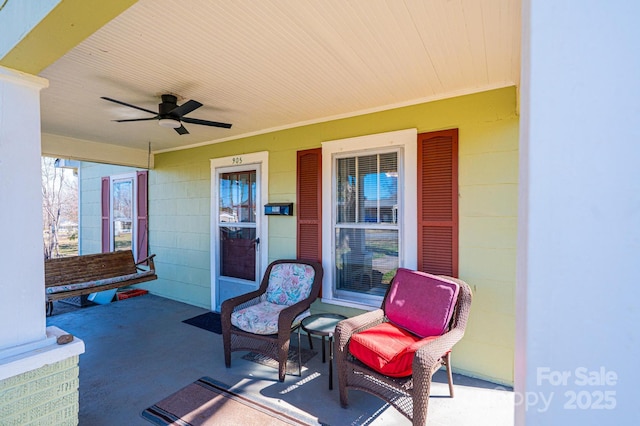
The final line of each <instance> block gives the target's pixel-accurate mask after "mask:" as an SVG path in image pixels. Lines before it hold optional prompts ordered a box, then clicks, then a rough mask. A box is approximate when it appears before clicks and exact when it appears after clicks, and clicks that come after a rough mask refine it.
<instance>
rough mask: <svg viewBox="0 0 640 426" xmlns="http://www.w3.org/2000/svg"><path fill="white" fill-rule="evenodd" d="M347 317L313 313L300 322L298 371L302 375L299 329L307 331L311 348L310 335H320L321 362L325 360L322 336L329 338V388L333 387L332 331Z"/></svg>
mask: <svg viewBox="0 0 640 426" xmlns="http://www.w3.org/2000/svg"><path fill="white" fill-rule="evenodd" d="M345 319H347V317H345V316H344V315H340V314H330V313H322V314H314V315H311V316H308V317H306V318H305V319H303V320H302V322H301V323H300V327H299V328H298V368H299V373H300V375H302V351H301V350H300V333H301V331H305V332H307V334H308V335H309V346H311V349H313V344H312V343H311V336H320V337H321V338H322V362H323V363H324V362H326V356H325V349H324V346H325V344H324V338H325V337H328V338H329V389H330V390H331V389H333V333H334V331H335V329H336V326H337V325H338V323H339V322H340V321H342V320H345Z"/></svg>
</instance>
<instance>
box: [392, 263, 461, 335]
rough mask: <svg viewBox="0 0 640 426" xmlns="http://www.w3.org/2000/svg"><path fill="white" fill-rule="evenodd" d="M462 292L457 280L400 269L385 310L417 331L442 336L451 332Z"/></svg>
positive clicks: (395, 322)
mask: <svg viewBox="0 0 640 426" xmlns="http://www.w3.org/2000/svg"><path fill="white" fill-rule="evenodd" d="M459 291H460V286H459V285H458V283H456V282H455V281H451V280H447V279H445V278H442V277H439V276H437V275H431V274H427V273H425V272H419V271H412V270H409V269H404V268H398V271H397V272H396V275H395V277H394V278H393V281H392V282H391V288H390V289H389V294H388V295H387V298H386V299H385V303H384V312H385V315H386V316H387V318H389V321H391V322H392V323H394V324H396V325H398V326H400V327H402V328H404V329H406V330H409V331H410V332H412V333H413V334H416V335H418V336H421V337H427V336H440V335H442V334H443V333H444V332H445V331H447V327H448V326H449V321H450V320H451V316H452V315H453V311H454V308H455V306H456V301H457V300H458V292H459Z"/></svg>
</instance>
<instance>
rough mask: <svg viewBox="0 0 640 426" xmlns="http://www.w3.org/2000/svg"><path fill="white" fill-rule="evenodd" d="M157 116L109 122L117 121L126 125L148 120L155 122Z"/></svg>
mask: <svg viewBox="0 0 640 426" xmlns="http://www.w3.org/2000/svg"><path fill="white" fill-rule="evenodd" d="M157 119H158V116H157V115H156V116H155V117H149V118H130V119H127V120H111V121H117V122H118V123H126V122H127V121H149V120H157Z"/></svg>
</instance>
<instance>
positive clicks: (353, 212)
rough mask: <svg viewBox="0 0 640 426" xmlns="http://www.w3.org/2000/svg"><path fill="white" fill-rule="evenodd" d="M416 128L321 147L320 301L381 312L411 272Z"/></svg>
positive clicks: (414, 261) (414, 237) (414, 238)
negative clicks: (402, 271) (394, 281)
mask: <svg viewBox="0 0 640 426" xmlns="http://www.w3.org/2000/svg"><path fill="white" fill-rule="evenodd" d="M416 137H417V132H416V130H415V129H409V130H401V131H397V132H390V133H382V134H377V135H370V136H362V137H358V138H350V139H343V140H338V141H331V142H325V143H323V144H322V181H323V182H322V186H323V187H324V188H331V191H323V198H322V206H323V210H324V212H323V214H322V235H323V241H324V244H323V264H324V268H325V280H324V283H323V301H325V302H329V303H338V304H341V305H346V306H354V307H371V306H380V302H381V301H382V297H383V296H384V294H385V292H386V289H387V287H388V285H389V283H390V281H391V278H393V276H394V274H395V271H396V270H397V268H398V267H407V268H413V269H415V268H416V267H417V255H416V250H415V248H416V244H417V235H416V232H415V230H416V229H417V216H416V199H417V195H416V168H417V162H416V155H417V153H416Z"/></svg>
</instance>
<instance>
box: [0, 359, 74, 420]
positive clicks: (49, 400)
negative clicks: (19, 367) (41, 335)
mask: <svg viewBox="0 0 640 426" xmlns="http://www.w3.org/2000/svg"><path fill="white" fill-rule="evenodd" d="M78 360H79V357H78V356H73V357H71V358H67V359H66V360H64V361H60V362H57V363H54V364H48V365H45V366H44V367H42V368H39V369H37V370H33V371H29V372H26V373H22V374H19V375H17V376H14V377H10V378H8V379H4V380H1V381H0V424H2V425H3V426H22V425H27V424H29V425H77V424H78V412H79V391H78V386H79V368H78Z"/></svg>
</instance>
